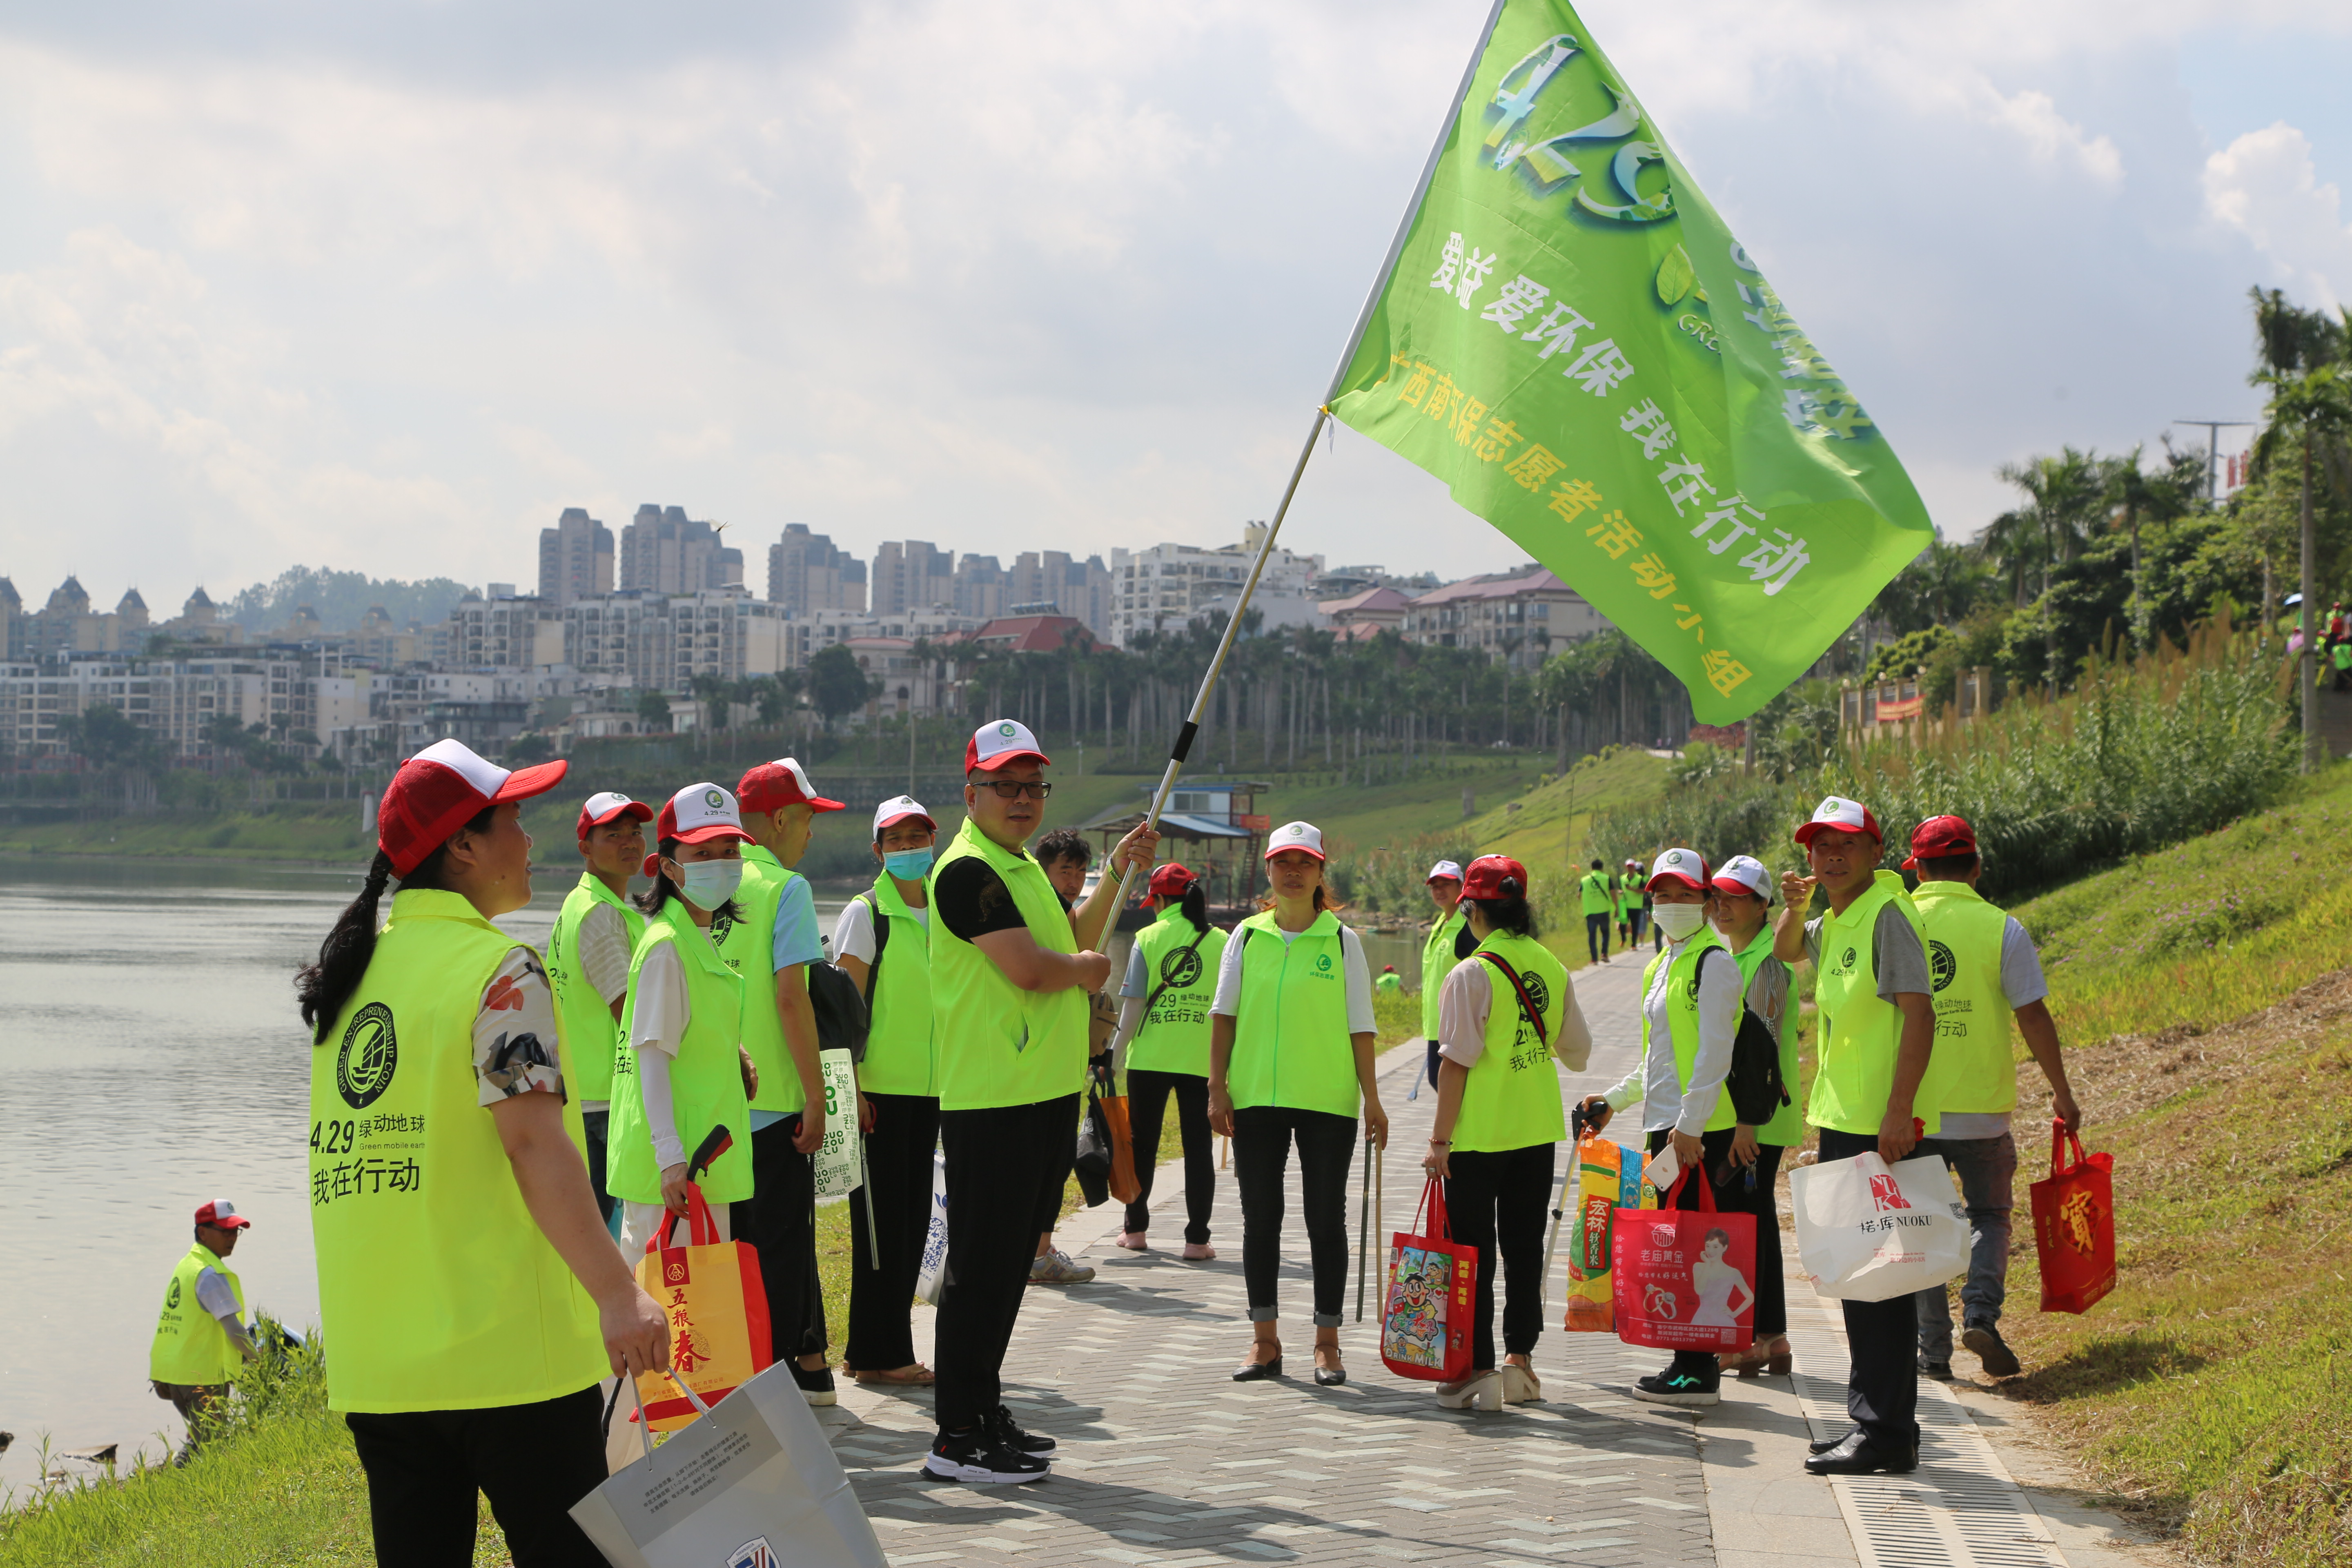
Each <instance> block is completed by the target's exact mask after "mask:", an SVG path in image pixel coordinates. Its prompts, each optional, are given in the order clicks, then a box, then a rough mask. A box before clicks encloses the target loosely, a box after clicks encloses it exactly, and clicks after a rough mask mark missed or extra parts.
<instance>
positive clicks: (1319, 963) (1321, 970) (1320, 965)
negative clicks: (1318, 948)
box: [1315, 952, 1331, 974]
mask: <svg viewBox="0 0 2352 1568" xmlns="http://www.w3.org/2000/svg"><path fill="white" fill-rule="evenodd" d="M1315 972H1316V973H1318V974H1328V973H1331V955H1330V954H1329V953H1328V952H1318V953H1317V954H1316V955H1315Z"/></svg>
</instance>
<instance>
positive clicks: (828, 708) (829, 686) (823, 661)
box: [808, 643, 874, 729]
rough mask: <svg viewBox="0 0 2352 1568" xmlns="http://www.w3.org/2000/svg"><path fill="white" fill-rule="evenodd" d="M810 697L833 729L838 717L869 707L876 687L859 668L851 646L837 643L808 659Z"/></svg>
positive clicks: (826, 724)
mask: <svg viewBox="0 0 2352 1568" xmlns="http://www.w3.org/2000/svg"><path fill="white" fill-rule="evenodd" d="M808 694H809V700H810V701H811V702H812V703H814V705H815V707H816V710H817V712H818V714H819V715H820V716H822V717H823V718H824V721H825V726H826V727H827V728H828V729H830V728H831V727H832V725H833V721H835V719H841V718H846V717H847V716H848V715H850V714H852V713H855V712H856V711H857V710H859V709H860V708H863V707H865V706H866V702H867V700H869V699H871V698H872V697H873V695H874V688H873V686H872V685H871V683H869V682H868V681H867V680H866V671H865V670H863V669H861V668H858V664H857V656H856V654H854V653H852V652H850V651H849V647H848V645H846V644H845V643H835V644H834V645H833V646H832V647H826V648H822V649H819V650H818V652H817V653H816V655H815V656H814V658H811V659H810V660H809V662H808Z"/></svg>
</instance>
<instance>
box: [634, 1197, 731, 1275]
mask: <svg viewBox="0 0 2352 1568" xmlns="http://www.w3.org/2000/svg"><path fill="white" fill-rule="evenodd" d="M677 1220H678V1216H677V1214H675V1213H674V1212H671V1211H669V1210H667V1209H665V1210H664V1211H663V1213H662V1222H661V1224H660V1226H658V1227H656V1229H655V1231H654V1233H653V1235H652V1236H650V1237H647V1238H646V1257H647V1258H651V1257H652V1256H653V1255H654V1254H655V1253H656V1252H661V1251H664V1250H666V1249H667V1242H668V1241H669V1238H670V1237H671V1236H672V1235H673V1234H674V1233H675V1232H676V1230H677ZM686 1244H687V1245H688V1247H716V1246H718V1245H719V1222H718V1220H716V1219H714V1218H713V1217H712V1216H711V1213H710V1205H709V1204H708V1203H705V1202H704V1201H703V1197H702V1187H701V1185H700V1184H698V1183H695V1182H688V1183H687V1184H686Z"/></svg>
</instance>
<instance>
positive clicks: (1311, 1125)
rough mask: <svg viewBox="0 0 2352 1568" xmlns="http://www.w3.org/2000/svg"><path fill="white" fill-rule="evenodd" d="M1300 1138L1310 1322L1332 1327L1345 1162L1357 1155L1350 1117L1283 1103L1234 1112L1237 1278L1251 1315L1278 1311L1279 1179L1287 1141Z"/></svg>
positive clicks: (1343, 1255) (1343, 1274) (1343, 1250)
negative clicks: (1311, 1277) (1310, 1272)
mask: <svg viewBox="0 0 2352 1568" xmlns="http://www.w3.org/2000/svg"><path fill="white" fill-rule="evenodd" d="M1294 1138H1295V1139H1297V1142H1298V1188H1299V1196H1300V1198H1301V1199H1302V1203H1303V1206H1304V1208H1305V1210H1306V1219H1307V1257H1308V1258H1310V1259H1312V1260H1313V1263H1314V1268H1315V1326H1316V1327H1317V1328H1318V1329H1336V1328H1338V1327H1339V1309H1340V1307H1341V1305H1342V1304H1343V1303H1344V1301H1345V1300H1346V1299H1347V1294H1348V1167H1349V1165H1351V1164H1352V1163H1354V1162H1355V1158H1356V1119H1355V1118H1354V1117H1352V1116H1335V1115H1333V1114H1332V1113H1331V1112H1330V1111H1328V1110H1296V1109H1294V1108H1292V1107H1290V1106H1286V1105H1253V1106H1251V1107H1249V1108H1248V1109H1247V1110H1236V1111H1234V1180H1235V1181H1237V1182H1238V1183H1239V1184H1240V1185H1241V1190H1242V1282H1243V1283H1244V1285H1245V1286H1247V1287H1248V1290H1249V1315H1250V1321H1251V1322H1253V1323H1264V1322H1271V1321H1273V1320H1274V1319H1276V1317H1278V1316H1280V1315H1281V1314H1280V1312H1279V1311H1278V1310H1277V1309H1276V1305H1275V1298H1276V1279H1278V1278H1279V1276H1280V1275H1281V1272H1282V1221H1283V1215H1284V1213H1285V1211H1286V1206H1287V1205H1286V1199H1285V1197H1284V1194H1283V1190H1282V1184H1283V1178H1284V1176H1285V1175H1286V1173H1288V1172H1289V1169H1290V1144H1291V1141H1292V1140H1293V1139H1294Z"/></svg>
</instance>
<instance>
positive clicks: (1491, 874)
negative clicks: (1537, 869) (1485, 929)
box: [1462, 855, 1528, 901]
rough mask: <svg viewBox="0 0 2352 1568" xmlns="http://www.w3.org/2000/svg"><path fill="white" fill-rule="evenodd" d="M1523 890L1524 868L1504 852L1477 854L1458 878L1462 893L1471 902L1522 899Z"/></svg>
mask: <svg viewBox="0 0 2352 1568" xmlns="http://www.w3.org/2000/svg"><path fill="white" fill-rule="evenodd" d="M1527 891H1528V868H1526V867H1525V866H1522V865H1520V864H1519V863H1518V862H1517V860H1514V859H1512V858H1510V857H1509V856H1508V855H1481V856H1479V857H1478V858H1476V859H1475V860H1473V861H1471V862H1470V873H1469V875H1468V876H1466V877H1465V878H1463V879H1462V896H1463V897H1464V898H1465V899H1469V900H1473V901H1475V900H1481V899H1518V898H1525V897H1526V896H1527Z"/></svg>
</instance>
